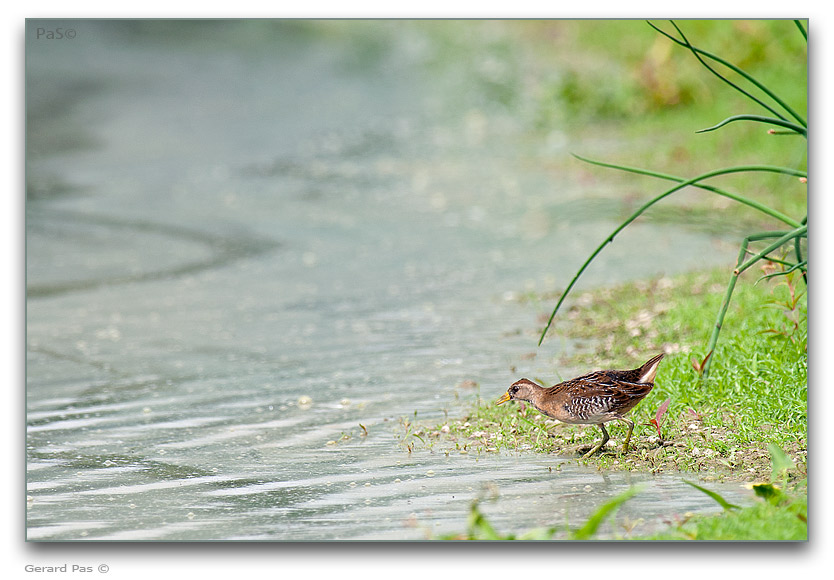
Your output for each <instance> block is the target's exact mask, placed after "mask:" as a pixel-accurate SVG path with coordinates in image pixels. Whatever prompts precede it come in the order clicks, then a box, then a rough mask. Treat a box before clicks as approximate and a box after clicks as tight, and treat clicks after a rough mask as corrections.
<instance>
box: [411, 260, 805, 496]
mask: <svg viewBox="0 0 834 580" xmlns="http://www.w3.org/2000/svg"><path fill="white" fill-rule="evenodd" d="M727 276H728V273H727V272H726V271H724V270H715V271H712V272H708V273H693V274H686V275H683V276H679V277H675V278H665V277H663V278H657V279H654V280H649V281H640V282H633V283H629V284H624V285H621V286H616V287H611V288H603V289H599V290H596V291H593V292H588V293H586V294H583V295H579V296H578V297H577V299H576V300H575V302H574V304H573V305H572V306H571V307H570V309H569V310H568V311H567V312H566V316H564V317H563V318H561V319H560V320H559V322H558V324H557V325H556V326H555V327H554V329H553V330H552V331H551V332H552V333H553V334H559V335H561V336H564V337H568V338H570V339H573V340H575V341H580V344H581V345H583V346H581V347H580V350H579V352H578V353H577V354H575V355H573V356H571V357H570V358H562V359H560V360H554V361H553V376H552V377H529V378H531V379H533V380H538V381H539V382H541V383H543V384H552V383H555V382H558V381H559V380H561V379H565V378H569V377H571V376H574V375H577V374H581V373H584V372H587V371H590V370H594V369H599V368H633V367H636V366H639V365H640V364H641V363H642V362H644V361H645V360H647V359H648V358H649V357H650V356H652V355H653V354H655V353H658V352H666V353H667V357H666V358H665V359H664V361H663V363H662V364H661V366H660V370H659V371H658V375H657V379H656V381H655V388H654V390H653V391H652V392H651V393H650V394H649V395H648V396H647V397H646V399H644V400H643V402H641V403H640V404H639V405H638V406H637V407H636V408H635V409H634V411H632V413H631V415H630V416H631V418H632V419H633V420H634V421H635V423H636V424H637V426H636V427H635V435H634V437H633V439H632V449H631V450H630V451H629V452H628V453H627V454H623V453H621V452H620V444H621V442H622V438H623V437H624V435H625V427H624V426H621V425H620V424H619V423H613V424H610V425H611V426H610V429H609V431H610V432H611V436H612V440H611V442H609V447H607V448H606V449H605V452H604V453H602V454H599V455H597V456H595V457H592V458H590V459H589V460H587V461H586V462H587V463H588V464H591V465H596V466H598V467H599V468H600V469H620V470H640V471H648V472H653V473H658V472H670V471H671V472H675V471H683V472H690V473H692V472H694V473H698V474H700V476H701V477H702V479H704V480H705V481H709V480H711V479H721V480H739V481H760V480H763V479H765V478H766V477H767V476H768V475H769V474H770V469H771V466H770V455H769V453H768V444H775V445H778V446H779V447H780V448H782V449H784V450H785V452H786V453H787V455H788V456H789V457H790V459H791V460H792V461H793V463H794V465H795V467H794V468H793V470H792V472H791V477H798V478H803V477H804V473H805V468H806V448H807V419H806V412H807V404H806V397H807V320H806V316H807V311H806V304H807V301H806V296H805V294H804V288H805V287H804V283H803V282H802V281H801V279H800V278H799V277H798V276H795V277H780V278H775V279H772V280H769V281H768V280H763V281H761V282H760V283H758V284H755V281H756V275H754V273H752V272H751V273H750V275H748V276H745V277H744V279H743V281H742V283H741V284H740V285H739V287H738V290H737V295H736V296H735V297H734V300H733V302H732V303H731V305H730V310H729V312H728V315H727V317H726V319H725V325H724V329H723V333H722V340H721V341H720V342H719V344H718V349H717V350H716V352H715V354H714V360H713V367H712V373H711V374H710V376H709V378H708V379H704V378H702V377H701V376H700V375H699V372H698V366H699V365H700V364H701V363H702V361H703V356H704V348H705V345H706V342H707V339H708V337H709V333H710V331H711V327H712V324H713V321H714V318H715V313H716V312H717V310H718V307H719V305H720V301H721V293H722V289H723V286H724V283H725V282H726V278H727ZM521 300H524V301H526V302H528V303H529V305H530V307H531V308H535V309H537V310H540V311H542V312H543V311H544V310H546V305H548V304H550V303H552V297H550V296H539V295H532V294H531V295H527V296H525V297H522V298H521ZM500 394H501V393H481V394H480V396H479V397H478V398H477V400H476V402H475V403H474V404H473V406H472V408H471V409H470V410H469V412H468V413H466V414H465V415H464V416H462V417H460V418H457V419H450V420H448V421H446V422H444V423H442V424H439V425H423V426H416V425H411V426H409V431H408V435H407V436H406V439H410V440H411V441H412V442H414V443H416V444H417V445H418V446H420V445H426V446H431V447H432V448H434V449H435V450H443V451H444V452H447V453H460V452H467V453H489V452H496V451H499V450H505V451H512V452H526V451H530V452H537V453H548V454H558V455H561V456H567V457H577V461H580V460H579V459H578V456H579V455H581V453H582V452H583V451H585V450H587V449H589V448H590V447H591V446H592V445H593V443H594V442H595V441H597V440H599V438H600V431H599V429H598V428H597V427H595V426H590V425H587V426H583V425H566V424H560V423H557V422H556V421H553V420H550V419H548V418H547V417H545V416H543V415H542V414H540V413H539V412H538V411H536V410H535V409H533V408H531V407H529V406H526V405H524V404H523V403H516V402H513V403H510V404H506V405H502V406H500V407H498V406H496V405H495V404H494V399H495V398H496V397H498V396H499V395H500ZM667 400H668V406H667V407H666V410H665V412H664V413H662V415H661V416H660V417H658V416H657V413H658V410H659V409H660V408H661V406H662V405H663V404H664V402H665V401H667ZM652 420H655V421H656V422H657V423H658V424H659V429H658V427H657V426H655V425H653V424H652V423H651V422H652Z"/></svg>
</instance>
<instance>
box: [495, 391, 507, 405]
mask: <svg viewBox="0 0 834 580" xmlns="http://www.w3.org/2000/svg"><path fill="white" fill-rule="evenodd" d="M509 400H510V392H509V391H507V392H506V393H504V394H503V395H501V398H500V399H498V400H497V401H495V404H496V405H500V404H501V403H506V402H507V401H509Z"/></svg>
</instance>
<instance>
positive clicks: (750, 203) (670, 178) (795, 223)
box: [573, 153, 807, 228]
mask: <svg viewBox="0 0 834 580" xmlns="http://www.w3.org/2000/svg"><path fill="white" fill-rule="evenodd" d="M573 156H574V157H576V158H577V159H579V160H580V161H584V162H585V163H590V164H591V165H598V166H600V167H608V168H609V169H619V170H620V171H627V172H629V173H636V174H638V175H648V176H650V177H657V178H658V179H665V180H667V181H676V182H678V183H684V182H686V181H687V180H686V179H685V178H683V177H678V176H675V175H669V174H668V173H660V172H658V171H652V170H649V169H641V168H639V167H629V166H626V165H616V164H614V163H605V162H604V161H595V160H593V159H588V158H586V157H582V156H580V155H577V154H575V153H574V154H573ZM753 167H762V166H753ZM771 170H776V172H777V173H786V174H787V175H792V176H795V177H807V173H806V172H804V171H796V170H793V169H787V168H771ZM690 185H692V186H693V187H697V188H699V189H703V190H706V191H711V192H713V193H717V194H718V195H720V196H723V197H726V198H729V199H732V200H734V201H737V202H739V203H743V204H745V205H748V206H750V207H752V208H755V209H757V210H759V211H761V212H763V213H765V214H767V215H769V216H770V217H773V218H776V219H778V220H779V221H781V222H784V223H786V224H788V225H789V226H791V227H793V228H795V227H798V226H799V225H800V222H798V221H796V220H795V219H793V218H791V217H789V216H786V215H785V214H783V213H781V212H779V211H777V210H775V209H773V208H771V207H768V206H766V205H764V204H761V203H759V202H757V201H755V200H752V199H750V198H747V197H744V196H742V195H738V194H735V193H732V192H729V191H726V190H723V189H720V188H718V187H714V186H712V185H706V184H702V183H691V184H690Z"/></svg>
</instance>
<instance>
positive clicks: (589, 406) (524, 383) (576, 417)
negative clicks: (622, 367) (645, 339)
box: [495, 354, 663, 459]
mask: <svg viewBox="0 0 834 580" xmlns="http://www.w3.org/2000/svg"><path fill="white" fill-rule="evenodd" d="M662 358H663V354H659V355H657V356H655V357H652V358H651V359H649V360H648V362H646V364H644V365H643V366H641V367H639V368H636V369H633V370H630V371H594V372H592V373H588V374H587V375H582V376H581V377H577V378H575V379H570V380H569V381H565V382H563V383H559V384H558V385H553V386H552V387H549V388H547V387H542V386H540V385H537V384H536V383H534V382H533V381H530V380H528V379H521V380H520V381H516V382H515V383H513V384H512V386H510V388H509V389H508V390H507V392H506V393H504V395H503V396H502V397H501V398H500V399H498V400H497V401H496V402H495V403H496V404H497V405H500V404H502V403H506V402H507V401H509V400H511V399H516V400H519V401H526V402H528V403H530V404H531V405H533V406H534V407H535V408H536V409H538V410H539V411H540V412H542V413H544V414H545V415H547V416H548V417H553V418H554V419H558V420H559V421H561V422H563V423H574V424H583V425H598V426H599V428H600V429H602V441H600V442H599V444H597V445H596V446H595V447H594V448H593V449H591V450H590V451H588V452H587V453H586V454H585V455H583V456H582V458H583V459H586V458H588V457H590V456H591V455H593V454H594V453H596V452H597V451H599V450H600V449H602V446H603V445H605V444H606V443H608V439H609V437H608V431H606V430H605V423H607V422H608V421H622V422H624V423H626V424H627V425H628V435H626V438H625V444H624V445H623V453H625V452H627V451H628V443H629V441H631V432H632V431H633V430H634V422H633V421H631V420H630V419H626V418H625V417H624V416H623V415H625V414H626V413H628V412H629V411H631V409H633V408H634V406H635V405H637V403H639V402H640V401H641V400H642V399H643V397H645V396H646V395H648V394H649V391H651V390H652V387H654V377H655V375H656V374H657V367H658V365H659V364H660V360H661V359H662Z"/></svg>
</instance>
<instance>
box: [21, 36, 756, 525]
mask: <svg viewBox="0 0 834 580" xmlns="http://www.w3.org/2000/svg"><path fill="white" fill-rule="evenodd" d="M30 25H31V26H34V25H33V24H32V23H30ZM31 26H30V29H29V30H27V107H28V111H27V205H26V238H27V239H26V242H27V246H26V247H27V337H26V338H27V368H26V370H27V400H26V403H27V421H28V423H27V424H28V429H27V452H28V462H27V463H28V496H29V498H28V508H27V524H28V527H27V534H28V539H30V540H77V539H92V540H209V539H212V540H216V539H235V540H346V539H368V540H379V539H421V538H424V537H426V534H427V533H430V534H441V533H450V532H455V531H462V530H463V529H464V527H465V522H466V515H467V513H468V509H469V505H470V503H471V501H472V500H473V499H474V498H476V497H479V496H484V497H486V496H488V495H491V494H497V495H498V496H499V499H498V500H497V501H486V500H485V501H484V503H483V504H482V508H483V510H484V512H485V513H487V515H488V516H489V517H490V520H491V521H492V522H493V523H494V525H495V526H496V528H497V529H499V530H501V531H503V532H507V533H509V532H516V533H518V532H523V531H524V530H527V529H529V528H532V527H537V526H551V525H562V524H563V523H564V522H570V523H571V524H578V523H580V522H581V521H583V518H584V517H587V515H588V514H589V513H591V512H592V511H593V510H594V508H595V507H596V506H598V505H600V504H601V503H603V502H604V501H605V500H606V499H607V498H609V497H611V496H612V495H614V494H616V493H619V492H620V491H622V490H624V489H626V488H628V487H629V486H630V485H632V484H635V483H641V484H642V485H644V486H645V489H644V490H643V491H642V492H641V493H640V494H639V495H638V496H635V497H634V498H633V499H631V500H630V501H629V502H627V503H626V504H625V505H624V506H623V508H622V509H621V510H620V512H619V514H618V518H617V519H618V521H620V522H623V521H631V522H632V523H634V522H637V520H638V519H639V518H642V519H643V520H644V521H642V522H638V523H636V524H635V528H634V533H646V532H648V531H649V530H651V529H655V528H656V527H657V526H659V525H662V522H663V521H665V520H668V519H671V518H673V517H674V515H675V514H680V513H683V512H687V511H700V512H713V511H718V510H720V508H719V507H718V506H717V505H716V504H715V502H714V501H713V500H711V499H710V498H708V497H707V496H705V495H703V494H701V493H700V492H698V491H696V490H694V489H692V488H691V487H689V486H687V485H686V484H684V483H683V482H682V481H681V479H680V477H670V476H664V477H648V476H644V475H640V474H618V473H611V474H606V473H601V472H598V471H597V470H595V469H588V468H583V467H580V466H578V465H577V464H576V463H574V462H571V461H565V460H563V459H559V458H555V457H541V456H527V455H524V454H521V455H511V454H482V455H479V456H478V455H456V454H451V455H449V456H446V455H445V454H444V453H437V452H435V453H432V452H430V451H421V450H417V451H415V452H413V453H410V454H409V453H408V452H407V451H406V450H405V449H404V448H403V447H402V446H401V445H400V444H399V435H400V434H401V432H400V430H399V423H398V419H399V418H400V417H404V416H407V417H409V418H413V416H414V414H415V412H416V413H417V416H418V418H419V419H425V420H429V421H431V420H439V419H441V418H442V417H444V416H446V414H447V413H448V414H449V416H454V413H455V412H460V411H461V409H462V408H463V407H465V405H466V404H468V402H469V401H471V400H472V399H473V398H474V397H475V396H476V394H475V393H474V392H472V391H471V390H466V389H463V388H458V387H457V385H460V384H461V383H462V382H463V381H466V380H471V381H476V382H477V383H479V384H480V392H481V394H482V395H483V396H484V397H487V398H489V397H492V396H493V395H494V396H496V397H497V396H498V395H500V394H501V392H503V389H504V388H505V387H506V385H508V384H510V383H511V382H512V381H513V380H515V379H516V378H517V377H518V376H520V375H522V374H528V375H534V376H552V375H553V373H554V368H555V367H554V365H553V363H552V359H553V357H554V356H556V355H558V354H559V353H560V352H562V351H564V350H565V349H567V350H570V349H572V348H574V345H572V344H571V343H570V342H569V341H567V340H561V339H558V338H551V339H549V341H548V342H547V343H546V344H545V345H544V347H542V348H541V349H538V351H537V350H536V346H535V345H536V334H535V333H536V329H538V328H540V324H541V322H540V320H539V319H538V318H537V317H538V315H539V314H540V313H541V311H544V310H547V309H548V308H550V307H551V306H552V305H550V304H546V305H541V306H540V307H536V306H531V305H530V304H526V303H524V302H523V301H519V300H517V298H518V297H519V296H520V295H523V294H524V293H525V292H528V291H531V290H535V291H543V290H552V289H554V288H555V287H557V286H560V285H564V284H565V283H566V281H567V277H568V276H570V275H571V274H572V273H573V271H574V270H575V269H576V268H577V267H578V266H579V264H580V263H581V261H582V260H583V259H584V257H585V255H587V253H588V252H590V251H591V250H592V249H593V248H594V247H595V245H596V244H597V243H599V241H601V240H602V239H603V238H604V236H605V235H607V234H608V233H609V232H610V230H611V229H612V228H613V227H614V225H616V221H615V220H616V218H617V215H618V214H617V209H616V207H617V202H616V201H612V202H611V203H610V204H607V205H606V204H603V203H601V202H600V201H599V199H600V196H603V197H604V196H608V197H614V199H616V197H615V194H616V192H610V191H608V192H600V191H598V190H596V189H594V187H589V186H588V184H587V183H586V182H584V181H583V180H581V179H580V178H579V177H578V175H576V174H573V173H570V172H567V171H565V169H564V166H559V165H558V164H556V165H555V163H556V162H555V161H554V160H559V159H562V160H563V159H564V158H565V157H567V153H568V149H567V147H566V146H567V144H568V143H570V150H577V151H583V150H586V149H588V148H590V149H600V148H601V149H611V148H617V147H622V146H624V145H623V144H619V145H618V144H617V143H616V142H609V141H607V140H605V139H600V138H599V137H595V136H593V133H592V132H590V131H589V132H588V134H587V135H586V136H585V137H584V139H585V141H583V140H582V139H583V136H579V137H577V136H573V135H567V134H563V133H560V132H559V131H556V130H554V131H553V132H552V133H551V134H550V135H544V136H543V135H540V134H538V133H535V132H533V131H531V130H530V126H529V123H527V122H526V121H525V118H524V116H523V115H516V114H515V113H514V112H513V111H512V110H511V109H510V108H508V107H506V106H504V105H503V104H502V103H501V102H500V100H499V101H498V102H496V101H494V100H490V97H489V93H488V92H486V93H485V92H483V91H481V90H477V89H478V87H482V86H484V82H483V77H484V76H485V75H486V76H489V75H492V76H489V78H490V79H492V80H493V81H494V82H497V83H499V84H500V82H504V83H505V84H506V85H507V86H511V85H512V80H513V79H512V78H511V77H512V75H510V73H508V72H507V71H508V70H512V67H507V66H504V67H503V68H502V66H501V63H502V61H501V60H500V59H499V60H498V61H496V62H497V63H498V64H496V63H495V62H492V63H491V64H490V62H491V61H490V60H489V59H493V60H494V59H495V58H497V57H496V56H495V54H493V53H492V52H490V50H489V47H490V46H492V45H493V44H494V43H493V40H494V39H492V36H489V35H495V34H497V32H495V31H494V30H492V29H489V30H488V34H487V33H484V34H485V35H486V36H489V37H490V39H492V40H490V42H486V41H481V42H484V43H486V44H485V47H484V46H482V47H480V48H484V50H483V51H481V50H480V49H479V47H478V46H475V48H472V47H468V48H466V47H460V46H458V47H451V48H449V47H446V49H444V50H446V51H447V52H444V53H443V54H442V59H439V58H438V54H439V52H438V51H439V49H438V48H437V47H436V45H435V44H434V41H433V40H432V35H431V34H428V33H426V30H425V28H424V27H423V28H421V27H416V26H415V27H412V26H407V25H405V24H399V25H393V24H391V23H384V22H379V23H377V24H376V25H373V26H370V25H368V24H367V23H341V24H334V23H317V24H309V25H307V26H290V25H287V24H279V23H270V22H266V21H260V22H251V23H243V24H240V23H226V24H214V23H203V24H202V25H186V24H182V23H181V24H179V25H175V24H171V23H164V22H158V23H155V24H150V23H144V24H139V23H129V22H125V23H113V22H84V21H76V22H74V23H73V26H74V28H75V29H76V30H77V35H76V37H75V38H74V39H73V40H72V41H71V42H69V41H65V42H63V43H57V42H55V41H51V42H47V41H44V40H37V39H35V38H34V36H33V34H32V32H33V31H32V29H31ZM359 27H364V28H362V30H364V32H363V33H362V34H357V33H356V32H355V31H356V30H358V29H359ZM476 37H477V35H476ZM472 42H473V43H474V44H475V45H477V43H478V42H479V41H478V40H477V38H475V40H473V41H472ZM490 43H493V44H490ZM476 49H477V50H476ZM501 54H504V53H501ZM507 58H508V59H510V61H509V63H510V64H512V62H513V61H512V59H511V58H510V57H507ZM473 59H474V60H473ZM504 64H506V63H504ZM484 71H486V72H484ZM496 71H498V72H496ZM501 71H504V72H503V73H501ZM501 74H504V75H505V77H507V78H504V77H502V76H501ZM496 75H497V76H496ZM496 79H497V80H496ZM478 83H481V84H480V85H479V84H478ZM519 98H521V97H519ZM519 117H521V118H520V119H519ZM597 186H599V184H597ZM599 187H602V186H599ZM612 206H613V207H614V208H615V209H613V210H612V209H610V208H611V207H612ZM612 212H613V213H612ZM733 253H734V250H733V249H732V247H731V246H728V245H724V244H721V243H720V240H719V241H717V240H714V239H711V238H709V237H708V236H707V235H706V234H704V233H703V232H700V231H696V230H689V229H687V228H685V227H681V225H680V224H668V225H663V224H645V223H636V224H634V225H633V226H630V227H629V229H628V231H627V232H624V233H623V234H622V235H621V236H619V237H618V238H617V240H616V243H614V244H612V245H611V246H609V247H608V248H607V249H606V250H605V252H603V254H602V255H601V256H600V258H599V260H598V262H597V263H596V265H595V266H594V267H593V268H592V269H591V270H589V271H588V273H587V275H586V279H585V280H584V282H583V284H584V285H585V286H586V287H587V286H589V285H594V284H603V283H611V282H616V281H620V280H624V279H628V278H634V277H641V276H648V275H657V274H662V273H666V274H673V273H677V272H680V271H684V270H687V269H691V268H695V267H701V266H704V265H710V264H714V263H716V261H717V260H720V259H723V260H726V261H730V260H731V259H732V258H731V256H732V254H733ZM534 351H536V352H538V354H539V356H537V357H534V358H531V357H530V356H528V355H529V353H531V352H534ZM511 367H514V368H515V369H516V371H515V372H513V371H512V370H511ZM360 425H361V426H360ZM365 430H367V434H365ZM714 487H715V489H717V490H719V491H720V492H721V493H723V494H725V495H727V497H728V499H730V500H731V501H735V502H736V503H744V501H746V500H747V499H748V498H749V494H748V493H747V492H745V491H744V490H742V489H741V488H740V487H737V486H720V485H716V486H714ZM623 530H624V529H620V530H617V529H616V528H612V527H608V528H606V529H605V530H603V532H602V536H601V537H617V535H618V534H619V535H623V534H624V533H625V532H624V531H623Z"/></svg>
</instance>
